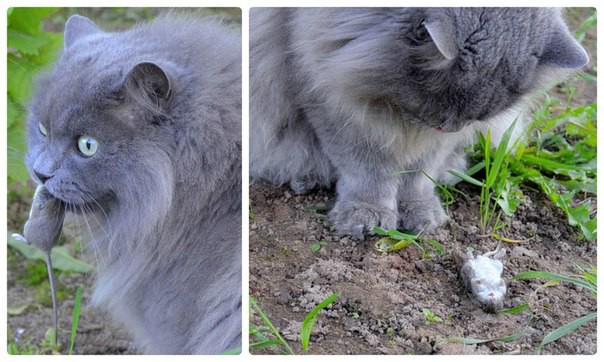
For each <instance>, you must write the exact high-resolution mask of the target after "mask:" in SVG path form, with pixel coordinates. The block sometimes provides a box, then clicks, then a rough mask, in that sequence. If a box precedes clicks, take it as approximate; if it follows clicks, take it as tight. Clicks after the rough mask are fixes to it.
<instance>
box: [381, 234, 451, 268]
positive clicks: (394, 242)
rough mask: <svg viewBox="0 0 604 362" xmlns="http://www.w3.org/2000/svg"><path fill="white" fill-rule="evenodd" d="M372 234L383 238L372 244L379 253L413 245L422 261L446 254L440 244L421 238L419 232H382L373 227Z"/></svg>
mask: <svg viewBox="0 0 604 362" xmlns="http://www.w3.org/2000/svg"><path fill="white" fill-rule="evenodd" d="M373 232H374V233H376V234H377V235H380V236H383V238H381V239H379V240H378V241H377V242H376V243H375V244H374V248H375V249H376V250H377V251H379V252H387V253H389V252H393V251H397V250H400V249H403V248H406V247H407V246H409V245H412V244H413V245H415V246H416V247H417V248H418V249H419V250H420V252H421V258H422V260H429V259H432V258H433V257H434V256H435V255H438V256H442V255H444V254H446V251H445V248H444V246H442V244H440V243H439V242H438V241H436V240H434V239H429V238H423V237H421V231H420V233H418V234H417V235H414V234H408V233H403V232H400V231H398V230H383V229H381V228H379V227H374V228H373Z"/></svg>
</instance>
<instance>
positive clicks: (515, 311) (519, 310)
mask: <svg viewBox="0 0 604 362" xmlns="http://www.w3.org/2000/svg"><path fill="white" fill-rule="evenodd" d="M528 307H529V305H528V303H522V304H518V305H517V306H515V307H512V308H508V309H502V310H500V312H501V313H507V314H519V313H522V312H523V311H524V310H525V309H526V308H528Z"/></svg>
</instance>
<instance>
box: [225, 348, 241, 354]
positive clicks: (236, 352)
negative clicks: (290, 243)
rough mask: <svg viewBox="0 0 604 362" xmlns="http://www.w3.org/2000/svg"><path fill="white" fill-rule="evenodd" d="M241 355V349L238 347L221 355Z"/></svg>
mask: <svg viewBox="0 0 604 362" xmlns="http://www.w3.org/2000/svg"><path fill="white" fill-rule="evenodd" d="M240 354H241V347H236V348H233V349H229V350H226V351H224V352H222V353H221V355H225V356H237V355H240Z"/></svg>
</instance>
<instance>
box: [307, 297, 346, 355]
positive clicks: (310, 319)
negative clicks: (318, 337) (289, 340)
mask: <svg viewBox="0 0 604 362" xmlns="http://www.w3.org/2000/svg"><path fill="white" fill-rule="evenodd" d="M336 299H338V294H337V293H334V294H332V295H330V296H329V297H327V298H326V299H325V300H323V301H322V302H321V303H319V304H318V305H317V306H316V307H314V308H313V309H312V310H311V311H310V313H308V315H307V316H306V318H304V321H303V322H302V328H301V330H300V342H301V343H302V349H303V350H304V352H306V351H308V343H309V342H310V333H311V332H312V329H313V327H314V326H315V323H316V321H317V314H318V313H319V311H320V310H321V309H323V308H325V307H327V306H328V305H330V304H331V303H332V302H333V301H335V300H336Z"/></svg>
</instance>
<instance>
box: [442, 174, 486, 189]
mask: <svg viewBox="0 0 604 362" xmlns="http://www.w3.org/2000/svg"><path fill="white" fill-rule="evenodd" d="M447 171H448V172H449V173H450V174H452V175H454V176H457V177H459V178H460V179H462V180H464V181H465V182H467V183H469V184H472V185H474V186H478V187H483V184H482V182H481V181H478V180H477V179H475V178H474V177H472V176H469V175H466V174H465V173H463V172H461V171H458V170H447Z"/></svg>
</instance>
